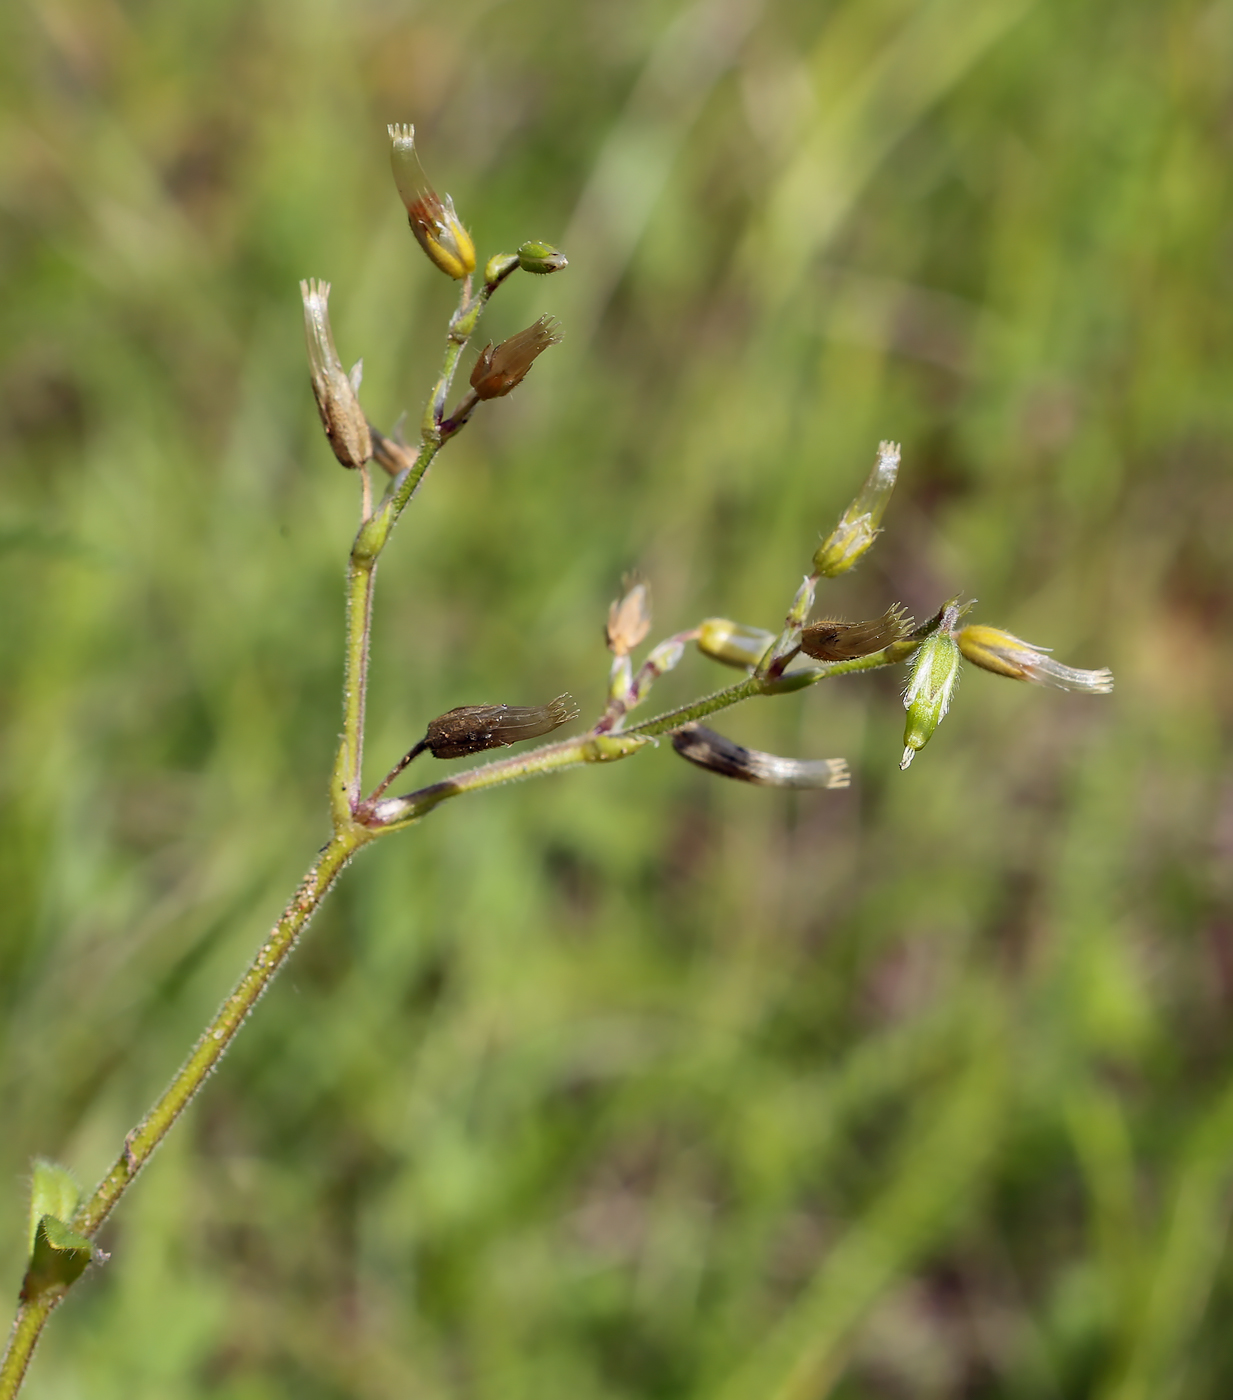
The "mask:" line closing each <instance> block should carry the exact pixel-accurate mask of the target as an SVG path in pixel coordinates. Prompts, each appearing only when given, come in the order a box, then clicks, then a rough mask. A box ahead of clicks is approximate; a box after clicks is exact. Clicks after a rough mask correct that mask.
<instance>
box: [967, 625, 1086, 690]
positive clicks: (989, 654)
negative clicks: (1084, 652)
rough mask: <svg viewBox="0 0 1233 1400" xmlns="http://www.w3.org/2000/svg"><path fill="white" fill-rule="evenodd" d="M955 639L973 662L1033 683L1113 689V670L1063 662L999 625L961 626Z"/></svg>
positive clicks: (986, 668) (1084, 688) (990, 669)
mask: <svg viewBox="0 0 1233 1400" xmlns="http://www.w3.org/2000/svg"><path fill="white" fill-rule="evenodd" d="M956 640H957V641H958V643H959V650H960V651H961V652H962V653H963V654H964V656H965V657H966V658H967V659H968V660H969V661H970V662H971V663H972V664H973V665H974V666H981V667H983V668H984V669H985V670H986V671H994V672H996V673H997V674H998V675H999V676H1010V677H1011V679H1012V680H1017V681H1028V682H1030V683H1031V684H1032V685H1051V686H1053V687H1054V688H1055V689H1056V690H1085V691H1087V692H1088V693H1089V694H1090V695H1107V694H1108V693H1109V692H1110V691H1111V690H1112V689H1113V672H1112V671H1110V670H1109V669H1108V667H1105V668H1103V669H1101V670H1099V671H1081V670H1078V669H1077V668H1076V667H1074V666H1063V665H1062V663H1061V662H1060V661H1054V660H1053V658H1052V657H1051V656H1049V655H1048V648H1047V647H1037V646H1033V645H1032V643H1031V642H1025V641H1023V640H1022V639H1021V638H1019V637H1015V636H1012V635H1011V634H1010V633H1009V632H1003V631H1002V629H1001V628H1000V627H986V626H985V625H984V624H983V623H975V624H973V625H972V626H969V627H964V628H961V629H960V631H959V634H958V637H957V638H956Z"/></svg>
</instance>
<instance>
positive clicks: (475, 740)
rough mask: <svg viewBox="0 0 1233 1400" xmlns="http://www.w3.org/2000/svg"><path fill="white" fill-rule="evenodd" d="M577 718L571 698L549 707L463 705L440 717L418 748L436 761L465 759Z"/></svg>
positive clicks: (530, 736) (560, 699)
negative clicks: (427, 752) (437, 759)
mask: <svg viewBox="0 0 1233 1400" xmlns="http://www.w3.org/2000/svg"><path fill="white" fill-rule="evenodd" d="M577 717H578V711H577V710H576V709H574V707H573V702H572V701H571V700H570V697H569V696H568V695H558V696H557V698H556V699H555V700H553V701H551V702H550V703H549V704H547V705H460V706H459V707H458V708H457V709H456V710H449V711H447V712H446V713H445V714H443V715H438V716H437V718H436V719H434V720H433V721H432V722H431V723H430V724H429V726H428V732H427V734H425V735H424V737H423V739H422V740H421V741H420V745H419V746H418V747H420V748H421V751H422V750H423V749H427V750H428V751H429V752H430V753H431V754H432V756H433V757H434V758H466V757H467V756H468V755H469V754H473V753H482V752H483V751H484V750H485V749H499V748H504V747H506V746H507V745H509V744H516V743H518V742H519V740H521V739H537V738H539V736H540V735H541V734H548V733H550V732H551V731H552V730H554V729H557V728H559V727H560V726H561V725H562V724H565V723H567V722H568V721H569V720H571V719H577Z"/></svg>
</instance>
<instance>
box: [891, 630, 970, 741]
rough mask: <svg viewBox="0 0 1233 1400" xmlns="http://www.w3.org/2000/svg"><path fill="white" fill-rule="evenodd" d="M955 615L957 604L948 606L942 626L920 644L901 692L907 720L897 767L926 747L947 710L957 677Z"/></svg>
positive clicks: (957, 655) (957, 660) (957, 646)
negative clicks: (903, 689)
mask: <svg viewBox="0 0 1233 1400" xmlns="http://www.w3.org/2000/svg"><path fill="white" fill-rule="evenodd" d="M958 617H959V609H958V608H957V607H953V606H952V607H949V608H947V609H946V616H945V618H944V620H943V623H942V626H941V627H940V628H939V629H938V631H936V632H935V633H934V634H933V636H931V637H928V638H927V639H926V640H925V641H924V642H923V643H922V644H921V647H920V650H919V651H918V652H917V653H916V658H915V660H914V661H913V663H912V676H911V679H910V680H909V681H908V686H907V689H906V690H905V691H904V693H903V704H904V708H905V709H906V710H907V712H908V719H907V723H906V724H905V725H904V729H903V743H904V749H903V759H902V761H901V762H900V764H899V766H900V768H906V767H907V766H908V765H909V764H910V763H911V762H912V760H913V759H914V758H915V757H916V754H917V751H918V750H919V749H923V748H924V747H925V745H926V744H927V743H928V742H929V740H930V739H931V738H932V737H933V732H934V730H935V729H937V727H938V725H939V724H941V723H942V721H943V719H945V717H946V712H947V710H949V709H950V701H951V696H952V695H953V694H954V691H955V682H956V681H957V680H958V679H959V644H958V643H957V642H956V641H955V638H954V635H953V632H952V629H953V627H954V624H955V621H956V620H957V619H958Z"/></svg>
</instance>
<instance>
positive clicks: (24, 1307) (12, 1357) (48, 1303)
mask: <svg viewBox="0 0 1233 1400" xmlns="http://www.w3.org/2000/svg"><path fill="white" fill-rule="evenodd" d="M63 1296H64V1294H63V1293H62V1292H61V1293H56V1294H52V1295H44V1296H43V1297H41V1298H34V1299H30V1300H29V1301H23V1302H21V1303H19V1304H18V1307H17V1316H16V1317H15V1318H14V1319H13V1330H12V1331H11V1332H10V1333H9V1344H8V1346H7V1347H6V1348H5V1350H4V1359H3V1360H0V1400H13V1397H14V1396H15V1395H16V1394H17V1392H18V1391H19V1390H20V1389H21V1383H22V1380H23V1379H24V1377H25V1374H26V1368H27V1367H28V1366H29V1365H30V1358H31V1357H32V1356H33V1355H34V1348H35V1346H36V1345H37V1344H38V1339H39V1334H40V1333H41V1332H42V1330H43V1327H44V1326H45V1324H46V1322H47V1319H48V1318H49V1317H50V1316H51V1314H52V1312H53V1311H54V1309H55V1306H56V1304H57V1303H58V1302H59V1301H60V1299H61V1298H62V1297H63Z"/></svg>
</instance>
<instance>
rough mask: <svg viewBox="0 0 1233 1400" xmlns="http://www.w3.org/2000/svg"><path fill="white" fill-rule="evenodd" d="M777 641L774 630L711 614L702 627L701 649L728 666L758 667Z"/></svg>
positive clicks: (706, 654)
mask: <svg viewBox="0 0 1233 1400" xmlns="http://www.w3.org/2000/svg"><path fill="white" fill-rule="evenodd" d="M774 640H775V634H774V632H767V631H766V630H765V629H764V628H761V627H745V626H743V625H742V624H741V623H739V622H732V621H731V620H730V619H729V618H726V617H708V618H706V619H705V620H704V621H703V623H702V625H701V626H700V627H699V628H698V650H699V651H700V652H701V653H702V654H703V656H709V657H710V658H711V660H712V661H722V662H723V663H724V665H725V666H740V667H749V666H756V665H757V664H758V662H759V661H761V660H762V658H763V657H764V656H765V655H766V652H767V648H768V647H769V646H770V645H771V643H772V642H773V641H774Z"/></svg>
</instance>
